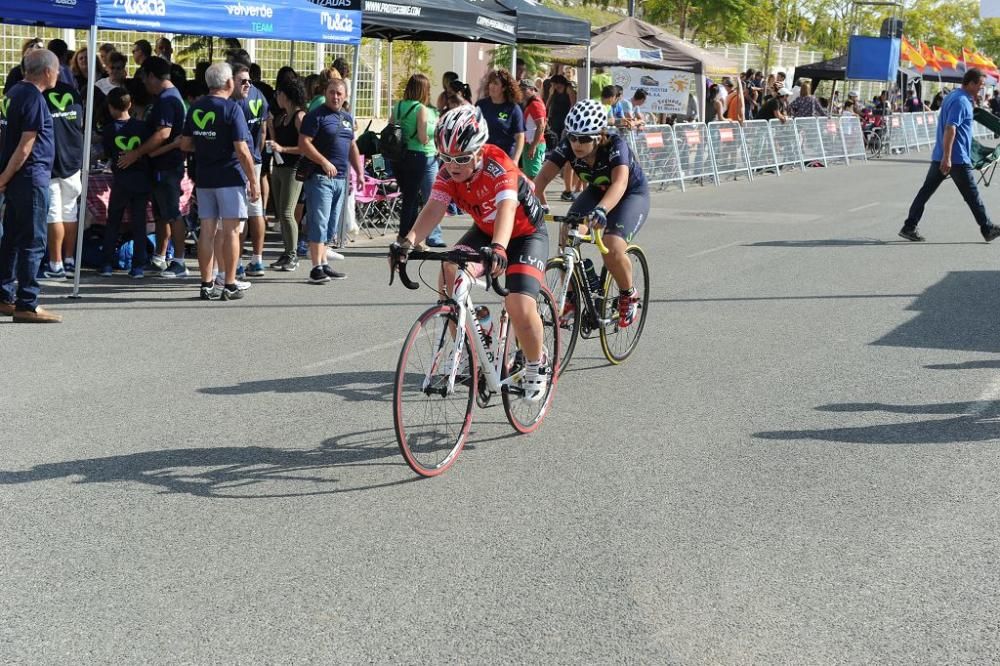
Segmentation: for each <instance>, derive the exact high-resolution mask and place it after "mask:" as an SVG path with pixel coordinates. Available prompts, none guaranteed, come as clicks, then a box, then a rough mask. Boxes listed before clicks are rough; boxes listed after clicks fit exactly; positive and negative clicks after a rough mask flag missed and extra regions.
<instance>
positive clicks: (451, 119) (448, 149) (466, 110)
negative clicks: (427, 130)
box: [434, 104, 490, 155]
mask: <svg viewBox="0 0 1000 666" xmlns="http://www.w3.org/2000/svg"><path fill="white" fill-rule="evenodd" d="M489 138H490V129H489V126H488V125H487V124H486V119H485V118H483V112H482V111H480V110H479V107H478V106H471V105H468V104H467V105H464V106H460V107H458V108H456V109H452V110H451V111H448V112H447V113H445V114H444V115H443V116H441V119H440V120H438V123H437V129H435V130H434V142H435V143H436V144H437V149H438V152H439V153H444V154H445V155H461V154H463V153H474V152H476V151H477V150H479V149H480V148H482V147H483V146H485V145H486V142H487V141H488V140H489Z"/></svg>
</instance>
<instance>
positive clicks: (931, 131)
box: [924, 111, 938, 146]
mask: <svg viewBox="0 0 1000 666" xmlns="http://www.w3.org/2000/svg"><path fill="white" fill-rule="evenodd" d="M924 125H926V126H927V136H929V137H930V145H931V146H933V145H934V144H935V143H936V142H937V126H938V117H937V113H935V112H933V111H927V112H925V113H924Z"/></svg>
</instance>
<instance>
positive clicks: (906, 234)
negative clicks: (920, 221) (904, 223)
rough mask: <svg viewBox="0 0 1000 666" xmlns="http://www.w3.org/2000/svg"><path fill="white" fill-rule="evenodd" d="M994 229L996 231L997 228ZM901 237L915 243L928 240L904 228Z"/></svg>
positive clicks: (900, 231)
mask: <svg viewBox="0 0 1000 666" xmlns="http://www.w3.org/2000/svg"><path fill="white" fill-rule="evenodd" d="M993 228H994V229H996V228H997V227H993ZM984 235H985V234H984ZM899 237H900V238H905V239H906V240H908V241H915V242H920V241H924V240H927V239H926V238H924V237H923V236H921V235H920V234H918V233H917V230H916V229H907V228H906V227H903V228H902V229H900V230H899ZM993 238H996V236H994V237H993ZM990 240H992V239H990Z"/></svg>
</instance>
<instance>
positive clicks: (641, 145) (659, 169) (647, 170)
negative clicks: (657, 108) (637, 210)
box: [627, 125, 684, 190]
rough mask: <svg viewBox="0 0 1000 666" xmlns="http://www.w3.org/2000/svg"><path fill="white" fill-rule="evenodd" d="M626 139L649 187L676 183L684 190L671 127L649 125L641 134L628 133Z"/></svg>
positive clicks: (682, 175)
mask: <svg viewBox="0 0 1000 666" xmlns="http://www.w3.org/2000/svg"><path fill="white" fill-rule="evenodd" d="M627 139H628V143H629V147H630V148H631V149H632V152H633V153H634V154H635V156H636V159H637V160H638V161H639V164H641V165H642V172H643V174H644V175H645V176H646V180H647V181H648V182H649V183H650V184H651V185H657V184H662V185H667V184H669V183H677V184H679V185H680V187H681V189H682V190H683V189H684V172H683V171H681V163H680V157H679V156H678V154H677V143H676V141H675V139H674V128H673V127H671V126H670V125H650V126H647V127H645V128H644V130H643V131H642V132H629V133H628V135H627Z"/></svg>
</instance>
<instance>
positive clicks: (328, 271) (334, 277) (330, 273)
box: [320, 264, 347, 280]
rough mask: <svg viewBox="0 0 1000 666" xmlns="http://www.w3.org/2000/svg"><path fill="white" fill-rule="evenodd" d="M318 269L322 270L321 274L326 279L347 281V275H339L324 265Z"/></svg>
mask: <svg viewBox="0 0 1000 666" xmlns="http://www.w3.org/2000/svg"><path fill="white" fill-rule="evenodd" d="M320 268H322V269H323V273H324V274H325V275H326V276H327V277H328V278H330V279H331V280H346V279H347V273H340V272H338V271H335V270H333V269H332V268H330V267H329V266H328V265H326V264H323V265H322V266H320Z"/></svg>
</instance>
